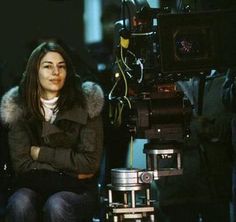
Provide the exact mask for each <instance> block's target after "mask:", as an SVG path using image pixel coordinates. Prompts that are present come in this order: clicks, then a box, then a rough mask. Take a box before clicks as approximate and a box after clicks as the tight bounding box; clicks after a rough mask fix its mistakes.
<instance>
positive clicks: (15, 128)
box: [8, 120, 56, 174]
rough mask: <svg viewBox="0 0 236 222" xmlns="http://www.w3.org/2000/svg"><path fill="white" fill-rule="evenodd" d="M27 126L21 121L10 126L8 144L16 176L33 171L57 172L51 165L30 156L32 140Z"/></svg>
mask: <svg viewBox="0 0 236 222" xmlns="http://www.w3.org/2000/svg"><path fill="white" fill-rule="evenodd" d="M30 138H31V137H30V135H29V130H28V129H27V125H26V124H25V123H24V121H23V120H19V121H17V122H15V123H13V124H11V125H10V126H9V129H8V144H9V153H10V157H11V164H12V167H13V169H14V172H15V173H16V174H20V173H24V172H26V171H30V170H33V169H49V170H54V171H55V170H56V169H55V168H54V167H53V166H52V165H51V164H50V163H40V162H38V161H34V160H33V159H32V158H31V156H30V148H31V145H32V144H31V139H30Z"/></svg>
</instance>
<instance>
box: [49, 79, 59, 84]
mask: <svg viewBox="0 0 236 222" xmlns="http://www.w3.org/2000/svg"><path fill="white" fill-rule="evenodd" d="M60 81H61V80H60V79H51V80H50V82H51V83H54V84H58V83H59V82H60Z"/></svg>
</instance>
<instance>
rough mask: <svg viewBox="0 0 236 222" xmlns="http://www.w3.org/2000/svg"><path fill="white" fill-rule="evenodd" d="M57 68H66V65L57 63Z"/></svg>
mask: <svg viewBox="0 0 236 222" xmlns="http://www.w3.org/2000/svg"><path fill="white" fill-rule="evenodd" d="M58 68H59V69H66V66H65V65H59V66H58Z"/></svg>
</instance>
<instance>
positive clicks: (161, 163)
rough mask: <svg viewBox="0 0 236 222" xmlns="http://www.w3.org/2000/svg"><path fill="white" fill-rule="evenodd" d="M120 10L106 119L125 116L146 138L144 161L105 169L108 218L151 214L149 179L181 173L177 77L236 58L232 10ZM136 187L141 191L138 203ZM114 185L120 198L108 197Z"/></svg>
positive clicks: (184, 130)
mask: <svg viewBox="0 0 236 222" xmlns="http://www.w3.org/2000/svg"><path fill="white" fill-rule="evenodd" d="M130 5H131V8H132V6H133V8H132V9H133V11H134V15H133V16H132V15H131V14H132V13H131V10H132V9H131V8H130ZM126 12H127V16H126V15H125V13H126ZM122 16H123V18H122V21H119V22H117V25H118V26H119V29H118V30H119V33H118V44H117V48H116V54H115V58H116V59H115V65H114V79H113V81H114V86H113V88H112V89H111V91H110V94H109V100H110V104H111V107H112V108H111V110H113V111H114V112H113V113H114V115H113V116H112V119H111V121H112V123H113V124H116V125H118V126H119V125H120V124H121V123H122V124H125V125H126V126H127V129H128V130H129V132H130V135H131V136H132V137H134V138H141V139H147V140H148V143H146V144H145V145H144V149H143V152H144V153H145V154H146V169H144V170H143V169H134V168H132V167H131V168H125V169H123V168H117V169H112V170H111V184H108V193H109V198H108V199H109V203H108V209H109V210H108V213H107V219H112V220H113V221H119V220H121V221H122V220H125V219H135V220H137V221H138V220H140V219H143V218H148V221H155V216H154V207H153V204H152V203H153V201H152V200H150V184H151V183H152V181H153V180H158V178H159V177H161V176H173V175H180V174H182V167H181V147H182V145H183V142H184V140H186V139H188V138H189V137H190V136H191V135H190V131H189V123H190V120H191V115H192V105H191V104H190V102H189V100H188V99H187V98H186V97H185V96H184V93H183V92H182V90H180V89H179V88H178V81H184V80H188V79H190V78H191V77H193V76H197V77H199V78H204V77H205V76H206V75H207V74H208V73H209V71H210V70H211V69H222V68H228V67H231V66H235V64H236V60H235V58H236V44H235V40H234V39H235V37H236V31H235V28H234V27H236V26H235V25H236V19H235V11H233V10H214V11H200V12H188V13H184V12H179V13H172V12H170V11H168V10H163V9H156V8H150V6H149V4H148V3H147V1H144V0H139V1H138V0H136V1H123V2H122ZM140 190H141V191H145V195H144V196H145V197H144V199H143V200H144V201H143V202H142V203H137V198H136V192H137V191H140ZM113 192H121V193H122V194H123V202H122V203H115V202H114V200H113V199H114V198H113ZM129 194H130V195H129Z"/></svg>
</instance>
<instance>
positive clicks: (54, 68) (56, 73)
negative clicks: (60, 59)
mask: <svg viewBox="0 0 236 222" xmlns="http://www.w3.org/2000/svg"><path fill="white" fill-rule="evenodd" d="M58 74H59V68H58V67H57V66H54V67H53V75H58Z"/></svg>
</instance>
